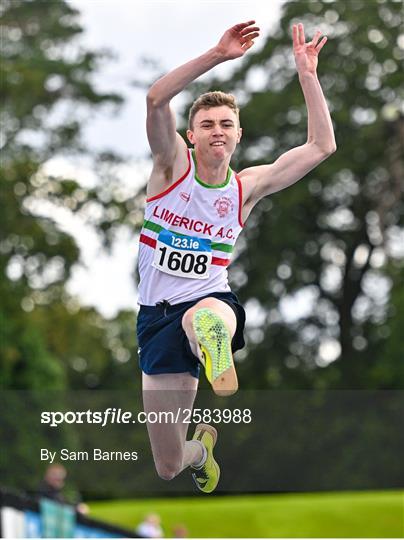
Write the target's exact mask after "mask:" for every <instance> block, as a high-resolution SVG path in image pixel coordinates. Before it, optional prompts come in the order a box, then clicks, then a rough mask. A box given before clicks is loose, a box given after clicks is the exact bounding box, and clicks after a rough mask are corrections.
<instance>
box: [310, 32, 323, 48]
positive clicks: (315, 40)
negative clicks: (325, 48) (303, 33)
mask: <svg viewBox="0 0 404 540" xmlns="http://www.w3.org/2000/svg"><path fill="white" fill-rule="evenodd" d="M321 34H322V32H321V31H320V30H316V33H315V34H314V37H313V39H312V40H311V44H312V45H313V47H317V44H318V40H319V39H320V36H321Z"/></svg>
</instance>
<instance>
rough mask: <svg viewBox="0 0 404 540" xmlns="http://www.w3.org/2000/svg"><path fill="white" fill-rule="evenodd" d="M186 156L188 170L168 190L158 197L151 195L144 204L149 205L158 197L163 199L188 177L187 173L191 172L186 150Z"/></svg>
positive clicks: (189, 159)
mask: <svg viewBox="0 0 404 540" xmlns="http://www.w3.org/2000/svg"><path fill="white" fill-rule="evenodd" d="M187 156H188V169H187V170H186V172H185V173H184V174H183V175H182V176H181V178H179V179H178V180H176V181H175V182H174V184H172V185H171V186H170V187H169V188H167V189H165V190H164V191H162V192H161V193H159V194H158V195H153V197H150V198H149V199H146V202H147V203H149V202H151V201H155V200H156V199H160V197H164V195H167V194H168V193H170V191H172V190H173V189H174V188H176V187H177V186H178V185H179V184H181V182H182V181H183V180H185V178H186V177H187V176H188V174H189V171H190V170H191V158H190V155H189V150H187Z"/></svg>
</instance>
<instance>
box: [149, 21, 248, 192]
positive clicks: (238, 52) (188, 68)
mask: <svg viewBox="0 0 404 540" xmlns="http://www.w3.org/2000/svg"><path fill="white" fill-rule="evenodd" d="M254 23H255V21H248V22H245V23H241V24H236V25H235V26H233V27H232V28H229V29H228V30H227V31H226V32H225V33H224V34H223V36H222V37H221V39H220V41H219V42H218V44H217V45H216V46H214V47H213V48H211V49H209V50H208V51H207V52H206V53H204V54H202V55H201V56H199V57H198V58H195V59H194V60H191V61H190V62H187V63H186V64H184V65H182V66H180V67H178V68H176V69H174V70H173V71H171V72H170V73H168V74H167V75H164V77H162V78H161V79H159V80H158V81H156V82H155V83H154V84H153V85H152V86H151V87H150V90H149V92H148V94H147V137H148V140H149V144H150V148H151V151H152V155H153V172H152V175H151V178H150V181H149V185H148V196H151V195H154V194H156V193H159V192H160V191H161V190H162V189H164V188H165V187H167V185H169V184H170V182H172V181H175V180H176V178H177V177H178V176H181V174H183V173H184V172H185V170H186V167H187V154H186V144H185V141H184V140H183V139H182V137H181V136H180V135H179V134H178V133H177V132H176V122H175V117H174V114H173V112H172V111H171V109H170V101H171V99H172V98H173V97H174V96H176V95H177V94H179V93H180V92H181V91H182V90H183V89H184V88H185V87H186V86H187V85H188V84H190V83H191V82H192V81H194V80H195V79H197V78H198V77H199V76H200V75H203V74H204V73H206V72H207V71H209V70H210V69H212V68H213V67H214V66H216V65H218V64H220V63H222V62H225V61H227V60H232V59H235V58H239V57H241V56H243V55H244V54H245V52H246V51H247V50H248V49H249V48H250V47H251V46H252V45H253V43H254V39H255V38H256V37H257V36H258V35H259V28H257V27H256V26H254Z"/></svg>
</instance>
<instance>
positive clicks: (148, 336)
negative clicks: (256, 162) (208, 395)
mask: <svg viewBox="0 0 404 540" xmlns="http://www.w3.org/2000/svg"><path fill="white" fill-rule="evenodd" d="M254 25H255V21H248V22H246V23H242V24H237V25H235V26H233V27H232V28H230V29H229V30H227V31H226V32H225V33H224V34H223V36H222V38H221V39H220V41H219V43H218V44H217V45H216V46H215V47H213V48H212V49H210V50H208V51H207V52H206V53H205V54H203V55H202V56H199V57H198V58H195V59H194V60H191V61H190V62H188V63H186V64H184V65H182V66H180V67H178V68H177V69H174V70H173V71H171V72H170V73H168V74H167V75H165V76H164V77H162V78H161V79H159V80H158V81H157V82H155V83H154V84H153V85H152V86H151V88H150V90H149V92H148V95H147V136H148V140H149V143H150V148H151V151H152V155H153V169H152V173H151V176H150V179H149V182H148V185H147V201H146V210H145V221H144V224H143V229H142V231H141V236H140V250H139V273H140V284H139V304H140V311H139V315H138V326H137V334H138V343H139V359H140V365H141V368H142V371H143V402H144V408H145V412H146V413H148V412H150V411H154V412H158V411H173V412H174V413H176V411H183V410H185V409H192V407H193V403H194V399H195V395H196V391H197V387H198V376H199V366H200V364H202V365H203V367H204V370H205V373H206V377H207V379H208V380H209V382H210V383H211V385H212V387H213V390H214V391H215V392H216V394H218V395H230V394H232V393H234V392H236V390H237V388H238V383H237V375H236V371H235V368H234V363H233V356H232V353H233V352H235V351H236V350H238V349H241V348H242V347H243V346H244V339H243V329H244V322H245V312H244V309H243V307H242V306H241V305H240V304H239V302H238V299H237V297H236V296H235V295H234V294H233V293H232V292H231V290H230V287H229V285H228V282H227V266H228V265H229V263H230V258H231V253H232V251H233V247H234V244H235V242H236V240H237V237H238V235H239V234H240V232H241V231H242V228H243V225H244V223H245V221H246V219H247V218H248V215H249V214H250V212H251V210H252V209H253V208H254V206H255V205H256V204H257V202H258V201H259V200H260V199H262V198H263V197H266V196H267V195H270V194H271V193H275V192H277V191H280V190H282V189H284V188H286V187H288V186H290V185H292V184H294V183H295V182H297V181H298V180H299V179H301V178H302V177H303V176H305V175H306V174H307V173H308V172H309V171H311V170H312V169H313V168H314V167H316V166H317V165H318V164H319V163H321V162H322V161H323V160H324V159H326V158H327V157H328V156H329V155H330V154H332V153H333V152H334V151H335V149H336V146H335V139H334V133H333V127H332V122H331V118H330V114H329V111H328V108H327V104H326V101H325V99H324V95H323V92H322V90H321V86H320V83H319V81H318V78H317V74H316V69H317V61H318V54H319V52H320V50H321V49H322V47H323V46H324V44H325V42H326V40H327V38H326V37H323V38H322V39H321V40H320V37H321V32H319V31H317V32H316V33H315V35H314V37H313V39H312V41H310V42H308V43H306V41H305V36H304V28H303V25H302V24H298V25H293V29H292V31H293V52H294V56H295V61H296V68H297V72H298V76H299V81H300V85H301V88H302V90H303V94H304V99H305V101H306V106H307V112H308V133H307V142H306V143H305V144H303V145H301V146H298V147H296V148H293V149H291V150H289V151H288V152H286V153H285V154H283V155H282V156H280V157H279V158H278V159H277V160H276V161H275V162H274V163H272V164H268V165H260V166H256V167H249V168H247V169H244V170H243V171H241V172H239V173H238V174H236V173H235V172H234V171H233V170H232V169H231V168H230V160H231V157H232V155H233V153H234V151H235V149H236V146H237V144H238V143H239V142H240V139H241V135H242V130H241V127H240V122H239V110H238V108H237V105H236V102H235V99H234V97H233V96H232V95H230V94H224V93H223V92H219V91H214V92H208V93H206V94H203V95H202V96H200V97H199V98H198V99H197V100H196V101H195V102H194V104H193V105H192V108H191V110H190V114H189V125H188V130H187V138H188V142H189V143H190V144H191V145H192V146H193V149H190V148H188V146H187V143H186V142H185V141H184V139H183V138H182V137H181V136H180V135H179V134H178V133H177V131H176V122H175V117H174V115H173V113H172V111H171V108H170V101H171V100H172V98H173V97H174V96H176V95H177V94H179V93H180V92H181V91H182V90H183V89H184V88H186V87H187V86H188V85H189V84H190V83H191V82H192V81H194V80H195V79H196V78H198V77H199V76H200V75H202V74H203V73H206V72H207V71H209V70H210V69H212V68H213V67H215V66H216V65H218V64H220V63H222V62H226V61H227V60H233V59H235V58H239V57H242V56H243V55H244V54H245V53H246V52H247V51H248V49H250V48H251V47H252V46H253V44H254V40H255V38H257V37H258V35H259V28H258V27H256V26H254ZM147 427H148V431H149V436H150V441H151V447H152V452H153V458H154V462H155V465H156V469H157V472H158V474H159V475H160V477H161V478H164V479H166V480H170V479H172V478H174V477H175V476H176V475H178V474H179V473H180V472H181V471H182V470H183V469H185V468H186V467H191V471H192V477H193V479H194V481H195V483H196V485H197V486H198V488H199V489H200V490H201V491H204V492H206V493H209V492H211V491H213V490H214V489H215V488H216V486H217V483H218V481H219V475H220V469H219V466H218V464H217V463H216V461H215V459H214V457H213V447H214V445H215V443H216V438H217V432H216V430H215V428H213V427H212V426H211V425H208V424H199V425H198V426H197V427H196V431H195V434H194V436H193V438H192V440H188V441H187V440H186V438H187V429H188V423H185V422H182V421H180V420H179V421H176V422H174V423H164V422H161V423H148V426H147Z"/></svg>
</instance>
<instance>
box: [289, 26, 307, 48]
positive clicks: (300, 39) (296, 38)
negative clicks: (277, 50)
mask: <svg viewBox="0 0 404 540" xmlns="http://www.w3.org/2000/svg"><path fill="white" fill-rule="evenodd" d="M292 36H293V47H294V48H295V49H296V48H297V47H299V46H301V45H304V44H305V42H306V40H305V37H304V28H303V24H302V23H299V24H294V25H293V26H292Z"/></svg>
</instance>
